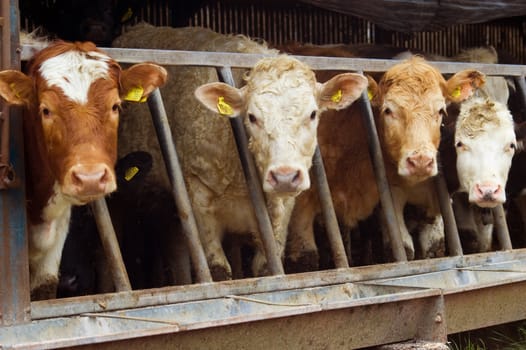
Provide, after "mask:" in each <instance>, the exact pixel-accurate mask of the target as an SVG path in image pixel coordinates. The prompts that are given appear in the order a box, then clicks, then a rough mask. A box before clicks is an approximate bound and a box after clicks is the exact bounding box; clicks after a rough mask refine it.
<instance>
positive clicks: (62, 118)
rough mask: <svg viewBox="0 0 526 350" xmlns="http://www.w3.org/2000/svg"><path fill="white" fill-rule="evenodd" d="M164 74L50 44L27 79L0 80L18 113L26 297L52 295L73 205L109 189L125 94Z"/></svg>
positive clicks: (10, 73) (76, 46) (145, 89)
mask: <svg viewBox="0 0 526 350" xmlns="http://www.w3.org/2000/svg"><path fill="white" fill-rule="evenodd" d="M166 76H167V73H166V71H165V70H164V68H162V67H160V66H158V65H155V64H152V63H142V64H137V65H134V66H132V67H130V68H129V69H126V70H122V69H121V68H120V66H119V65H118V64H117V62H116V61H114V60H113V59H112V58H110V57H109V56H107V55H106V54H105V53H104V52H102V51H100V50H99V49H97V47H96V46H95V45H94V44H93V43H90V42H85V43H80V42H77V43H68V42H62V41H59V42H56V43H53V44H51V45H49V46H48V47H47V48H45V49H43V50H41V51H40V52H38V53H37V54H36V55H35V56H34V57H33V58H32V59H31V61H30V62H29V66H28V73H27V74H24V73H22V72H19V71H16V70H6V71H2V72H0V95H1V96H2V97H3V98H4V100H5V101H6V102H7V103H8V104H10V105H19V106H24V107H25V108H24V120H23V130H24V142H25V159H26V190H27V191H26V192H27V213H28V220H29V223H28V231H29V267H30V277H31V281H30V287H31V291H32V297H33V298H34V299H41V298H46V297H50V296H53V295H54V294H55V290H56V285H57V282H58V278H57V275H58V268H59V263H60V257H61V253H62V247H63V245H64V240H65V238H66V235H67V232H68V225H69V220H70V212H71V206H72V205H82V204H86V203H88V202H90V201H93V200H95V199H98V198H101V197H103V196H105V195H107V194H109V193H111V192H113V191H114V190H115V189H116V182H115V173H114V169H113V167H114V165H115V161H116V157H117V127H118V123H119V109H120V105H121V101H122V99H123V98H124V96H126V95H127V94H128V93H129V92H130V91H131V92H133V93H136V94H138V95H141V96H142V97H146V96H148V95H149V93H150V92H151V91H153V90H154V89H155V88H157V87H159V86H161V85H162V84H164V82H165V80H166Z"/></svg>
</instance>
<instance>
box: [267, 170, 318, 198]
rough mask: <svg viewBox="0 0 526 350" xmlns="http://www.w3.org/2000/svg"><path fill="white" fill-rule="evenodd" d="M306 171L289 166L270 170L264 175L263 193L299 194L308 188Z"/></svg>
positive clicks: (308, 182)
mask: <svg viewBox="0 0 526 350" xmlns="http://www.w3.org/2000/svg"><path fill="white" fill-rule="evenodd" d="M306 174H307V173H306V171H304V170H302V169H299V168H296V167H290V166H280V167H276V168H271V169H269V170H268V171H267V173H266V175H265V178H264V179H265V181H264V183H263V190H264V191H265V192H299V191H303V190H306V189H307V188H309V187H310V181H309V177H308V175H306Z"/></svg>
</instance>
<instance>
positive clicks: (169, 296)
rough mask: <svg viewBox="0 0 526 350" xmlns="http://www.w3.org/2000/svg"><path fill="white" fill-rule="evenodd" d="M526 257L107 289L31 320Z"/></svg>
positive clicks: (53, 306)
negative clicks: (118, 289)
mask: <svg viewBox="0 0 526 350" xmlns="http://www.w3.org/2000/svg"><path fill="white" fill-rule="evenodd" d="M521 260H523V261H526V249H515V250H512V251H498V252H491V253H483V254H470V255H465V256H456V257H449V258H436V259H426V260H417V261H410V262H405V263H403V264H400V263H391V264H379V265H371V266H362V267H359V268H356V267H354V268H347V269H334V270H327V271H321V272H320V271H318V272H308V273H300V274H289V275H283V276H269V277H263V278H248V279H242V280H232V281H222V282H215V283H201V284H192V285H185V286H171V287H164V288H156V289H147V290H137V291H131V292H121V293H108V294H99V295H91V296H82V297H76V298H65V299H54V300H46V301H35V302H32V303H31V319H33V320H37V319H42V318H49V317H57V316H71V315H77V314H81V313H85V312H105V311H113V310H122V309H129V308H136V307H146V306H156V305H164V304H172V303H180V302H189V301H197V300H203V299H208V298H219V297H224V296H226V295H230V294H235V295H245V294H250V293H264V292H271V291H282V290H287V289H293V288H310V287H317V286H325V285H330V284H337V283H349V282H360V281H370V280H374V279H385V278H395V277H400V276H408V275H416V274H422V273H430V272H437V271H444V270H447V269H452V268H463V267H473V266H479V265H483V264H489V263H503V262H509V261H513V262H515V261H521Z"/></svg>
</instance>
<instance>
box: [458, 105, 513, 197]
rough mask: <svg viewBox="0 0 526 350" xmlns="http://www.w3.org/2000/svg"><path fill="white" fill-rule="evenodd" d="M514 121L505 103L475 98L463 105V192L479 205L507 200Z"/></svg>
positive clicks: (460, 135)
mask: <svg viewBox="0 0 526 350" xmlns="http://www.w3.org/2000/svg"><path fill="white" fill-rule="evenodd" d="M516 145H517V142H516V140H515V132H514V123H513V119H512V116H511V114H510V112H509V111H508V109H507V108H506V106H505V105H503V104H501V103H499V102H494V101H490V100H488V99H485V98H481V97H472V98H471V99H469V100H467V101H465V102H463V103H462V104H461V106H460V114H459V116H458V119H457V122H456V127H455V148H456V152H457V173H458V179H459V183H460V189H459V190H460V191H463V192H467V193H468V194H469V201H470V202H471V203H474V204H476V205H478V206H480V207H495V206H497V205H498V204H500V203H503V202H505V201H506V194H505V187H506V181H507V178H508V172H509V169H510V167H511V160H512V157H513V155H514V153H515V149H516Z"/></svg>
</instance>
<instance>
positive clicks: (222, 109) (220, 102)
mask: <svg viewBox="0 0 526 350" xmlns="http://www.w3.org/2000/svg"><path fill="white" fill-rule="evenodd" d="M217 110H218V111H219V114H221V115H232V114H234V110H233V109H232V106H230V105H229V104H228V103H226V102H225V98H224V97H223V96H219V98H218V99H217Z"/></svg>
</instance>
